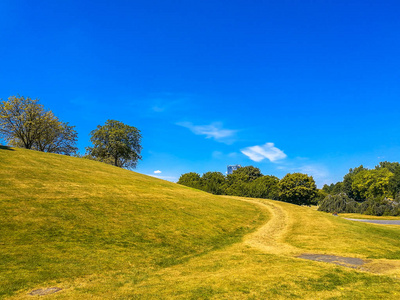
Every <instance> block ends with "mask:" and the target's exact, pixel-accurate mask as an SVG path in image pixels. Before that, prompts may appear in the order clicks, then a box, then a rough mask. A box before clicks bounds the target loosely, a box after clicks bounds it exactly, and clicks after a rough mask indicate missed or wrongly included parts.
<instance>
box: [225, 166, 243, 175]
mask: <svg viewBox="0 0 400 300" xmlns="http://www.w3.org/2000/svg"><path fill="white" fill-rule="evenodd" d="M241 167H242V166H241V165H232V166H228V175H229V174H232V173H233V171H235V170H237V169H240V168H241Z"/></svg>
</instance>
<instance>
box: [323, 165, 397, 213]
mask: <svg viewBox="0 0 400 300" xmlns="http://www.w3.org/2000/svg"><path fill="white" fill-rule="evenodd" d="M322 192H323V193H324V194H325V198H324V199H323V200H322V201H321V202H320V207H319V210H321V211H326V212H337V213H343V212H346V213H362V214H369V215H377V216H382V215H393V216H397V215H400V164H399V163H398V162H388V161H384V162H380V163H379V165H377V166H376V167H375V168H374V169H368V168H365V167H364V166H362V165H361V166H359V167H357V168H354V169H350V170H349V172H348V173H347V174H346V175H345V176H344V177H343V181H340V182H337V183H335V184H333V183H332V184H331V185H324V187H323V188H322Z"/></svg>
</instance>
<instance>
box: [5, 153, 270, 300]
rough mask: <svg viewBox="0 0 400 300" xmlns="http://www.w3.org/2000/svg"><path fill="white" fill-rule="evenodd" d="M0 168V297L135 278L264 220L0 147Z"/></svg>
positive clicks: (113, 173)
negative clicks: (54, 285) (120, 275)
mask: <svg viewBox="0 0 400 300" xmlns="http://www.w3.org/2000/svg"><path fill="white" fill-rule="evenodd" d="M0 170H1V171H0V225H1V231H0V297H5V296H11V295H13V294H14V293H16V292H17V291H19V290H24V291H29V290H32V289H34V288H36V287H38V286H43V285H46V284H47V283H48V282H59V281H65V280H74V279H76V278H81V277H86V276H92V275H95V274H102V273H109V272H111V273H112V272H115V271H118V272H120V271H122V272H124V270H132V269H135V270H139V271H138V272H139V273H140V274H139V275H138V276H139V277H140V276H142V275H141V274H142V273H143V274H146V272H148V271H151V270H158V269H161V268H165V267H167V266H171V265H174V264H179V263H182V262H184V261H187V260H188V259H190V258H192V257H195V256H197V255H202V254H204V253H207V252H209V251H213V250H215V249H219V248H221V247H224V246H226V245H231V244H232V243H234V242H237V241H239V240H240V239H241V237H242V236H243V235H244V234H246V233H248V232H251V231H252V230H254V229H255V228H256V227H257V226H258V225H259V224H261V223H262V222H263V221H265V220H266V216H267V214H266V213H265V212H262V211H260V210H259V209H258V208H257V207H255V206H254V205H251V204H249V203H246V202H243V201H237V200H232V199H225V198H221V197H217V196H213V195H210V194H207V193H205V192H201V191H197V190H194V189H190V188H186V187H182V186H180V185H177V184H174V183H171V182H167V181H163V180H160V179H156V178H153V177H149V176H145V175H142V174H138V173H135V172H132V171H128V170H124V169H121V168H117V167H113V166H110V165H107V164H103V163H100V162H95V161H91V160H86V159H81V158H75V157H67V156H63V155H56V154H48V153H42V152H37V151H31V150H25V149H8V148H5V147H2V149H0ZM127 272H128V271H127ZM141 272H142V273H141Z"/></svg>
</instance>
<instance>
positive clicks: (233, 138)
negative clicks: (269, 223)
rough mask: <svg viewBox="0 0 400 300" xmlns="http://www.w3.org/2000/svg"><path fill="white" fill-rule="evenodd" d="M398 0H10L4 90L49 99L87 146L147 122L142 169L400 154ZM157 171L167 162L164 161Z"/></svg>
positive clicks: (327, 178)
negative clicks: (114, 128) (94, 138)
mask: <svg viewBox="0 0 400 300" xmlns="http://www.w3.org/2000/svg"><path fill="white" fill-rule="evenodd" d="M399 13H400V2H398V1H365V0H364V1H328V0H324V1H306V0H301V1H295V0H293V1H284V0H279V1H278V0H276V1H235V0H231V1H191V0H187V1H171V0H170V1H151V0H149V1H116V0H114V1H84V0H80V1H40V0H37V1H19V0H2V1H0V39H1V43H0V62H1V65H0V98H2V99H3V100H5V99H7V98H8V97H9V96H11V95H16V94H20V95H24V96H29V97H31V98H39V99H40V101H41V103H42V104H44V105H45V107H46V108H48V109H51V110H52V111H53V112H54V113H55V114H56V115H57V116H58V117H59V118H60V119H61V120H63V121H66V122H69V123H70V124H71V125H75V126H76V130H77V131H78V133H79V143H78V146H79V148H80V151H81V152H84V148H85V147H87V146H89V145H90V141H89V133H90V131H91V130H93V129H95V128H96V126H97V125H99V124H104V122H105V121H106V120H107V119H116V120H119V121H122V122H124V123H126V124H129V125H132V126H135V127H137V128H138V129H140V130H141V132H142V136H143V142H142V145H143V153H142V154H143V160H142V161H141V162H140V163H139V165H138V168H137V170H136V171H138V172H140V173H144V174H149V175H153V176H159V177H160V178H163V179H167V180H171V181H176V180H177V179H178V178H179V176H180V175H181V174H182V173H186V172H191V171H193V172H197V173H200V174H201V173H204V172H207V171H220V172H223V173H224V172H225V171H226V166H227V165H228V164H241V165H242V166H245V165H253V166H256V167H259V168H260V169H261V171H262V172H263V173H264V174H266V175H269V174H272V175H276V176H278V177H280V178H281V177H282V176H284V175H285V174H286V173H289V172H303V173H307V174H309V175H313V176H314V179H315V180H316V181H317V183H318V185H319V187H322V185H323V184H324V183H331V182H336V181H339V180H342V177H343V175H344V174H346V173H347V171H348V169H349V168H351V167H356V166H358V165H360V164H363V165H364V166H367V167H374V166H375V165H376V164H378V163H379V161H384V160H388V161H399V153H400V135H399V129H400V122H399V108H400V102H399V100H400V97H399V96H400V84H399V83H400V55H399V53H400V18H399ZM155 171H158V172H156V173H155Z"/></svg>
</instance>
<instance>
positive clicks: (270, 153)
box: [241, 143, 287, 162]
mask: <svg viewBox="0 0 400 300" xmlns="http://www.w3.org/2000/svg"><path fill="white" fill-rule="evenodd" d="M241 152H242V153H243V154H244V155H246V156H247V157H249V158H250V159H251V160H253V161H256V162H260V161H262V160H264V159H265V158H267V159H269V160H270V161H271V162H275V161H277V160H281V159H284V158H286V157H287V155H286V154H285V153H284V152H283V151H282V150H280V149H278V148H277V147H275V145H274V143H266V144H265V145H261V146H252V147H247V148H244V149H242V150H241Z"/></svg>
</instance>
